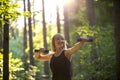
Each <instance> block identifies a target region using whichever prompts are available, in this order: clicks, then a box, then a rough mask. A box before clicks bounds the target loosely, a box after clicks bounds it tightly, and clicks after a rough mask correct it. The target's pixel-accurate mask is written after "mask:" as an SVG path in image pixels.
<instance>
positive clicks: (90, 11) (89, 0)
mask: <svg viewBox="0 0 120 80" xmlns="http://www.w3.org/2000/svg"><path fill="white" fill-rule="evenodd" d="M86 6H87V10H86V11H87V18H88V22H89V24H90V26H94V25H95V13H94V0H86Z"/></svg>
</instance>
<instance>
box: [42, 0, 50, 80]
mask: <svg viewBox="0 0 120 80" xmlns="http://www.w3.org/2000/svg"><path fill="white" fill-rule="evenodd" d="M42 10H43V12H42V17H43V41H44V48H45V49H47V39H46V22H45V8H44V0H42ZM43 78H44V80H49V67H48V61H45V62H44V76H43Z"/></svg>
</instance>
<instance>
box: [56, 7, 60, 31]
mask: <svg viewBox="0 0 120 80" xmlns="http://www.w3.org/2000/svg"><path fill="white" fill-rule="evenodd" d="M56 14H57V31H58V33H60V15H59V6H58V5H56Z"/></svg>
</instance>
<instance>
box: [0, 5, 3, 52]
mask: <svg viewBox="0 0 120 80" xmlns="http://www.w3.org/2000/svg"><path fill="white" fill-rule="evenodd" d="M0 6H1V3H0ZM0 18H2V16H1V15H0ZM2 35H3V27H2V21H0V50H1V49H2V47H3V44H2V43H3V36H2Z"/></svg>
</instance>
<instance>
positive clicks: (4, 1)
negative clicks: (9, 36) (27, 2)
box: [0, 0, 21, 25]
mask: <svg viewBox="0 0 120 80" xmlns="http://www.w3.org/2000/svg"><path fill="white" fill-rule="evenodd" d="M0 3H1V4H0V5H1V6H0V15H3V16H4V19H3V18H0V21H1V22H2V24H3V25H4V23H7V22H6V21H5V20H16V19H17V18H18V16H20V15H21V13H20V12H18V11H17V8H19V5H18V4H17V3H12V4H11V3H10V1H9V0H0Z"/></svg>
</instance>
